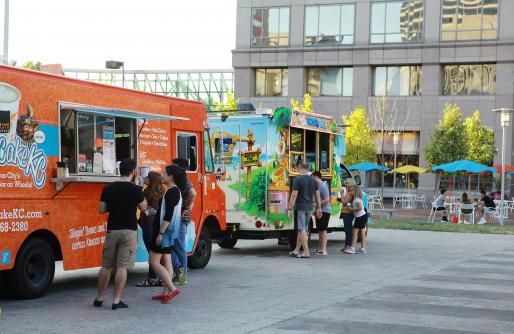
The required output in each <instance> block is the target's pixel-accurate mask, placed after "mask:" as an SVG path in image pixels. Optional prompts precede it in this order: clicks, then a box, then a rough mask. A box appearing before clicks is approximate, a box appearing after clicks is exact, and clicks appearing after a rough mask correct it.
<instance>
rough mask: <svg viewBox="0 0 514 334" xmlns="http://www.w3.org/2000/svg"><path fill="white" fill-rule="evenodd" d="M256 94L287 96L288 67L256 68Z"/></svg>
mask: <svg viewBox="0 0 514 334" xmlns="http://www.w3.org/2000/svg"><path fill="white" fill-rule="evenodd" d="M255 96H287V68H257V69H255Z"/></svg>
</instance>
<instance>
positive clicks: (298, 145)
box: [291, 128, 304, 152]
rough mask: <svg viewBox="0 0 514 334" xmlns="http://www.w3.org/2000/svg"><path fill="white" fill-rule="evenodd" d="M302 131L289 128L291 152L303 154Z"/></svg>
mask: <svg viewBox="0 0 514 334" xmlns="http://www.w3.org/2000/svg"><path fill="white" fill-rule="evenodd" d="M303 133H304V131H303V129H295V128H291V151H293V152H303Z"/></svg>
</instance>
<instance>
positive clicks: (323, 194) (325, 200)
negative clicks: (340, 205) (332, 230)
mask: <svg viewBox="0 0 514 334" xmlns="http://www.w3.org/2000/svg"><path fill="white" fill-rule="evenodd" d="M311 176H312V177H313V178H314V180H315V181H316V183H317V184H318V189H319V195H320V200H321V203H320V204H321V218H319V219H317V220H316V228H317V229H318V234H319V237H318V247H319V249H317V250H316V254H319V255H327V254H328V252H327V239H328V238H327V235H328V233H327V229H328V222H329V221H330V214H331V213H332V206H331V205H330V191H329V189H328V185H327V183H326V182H325V181H323V179H322V178H321V172H319V171H315V172H314V173H312V174H311Z"/></svg>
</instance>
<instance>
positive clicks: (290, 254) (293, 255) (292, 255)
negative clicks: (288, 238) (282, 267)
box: [289, 252, 301, 257]
mask: <svg viewBox="0 0 514 334" xmlns="http://www.w3.org/2000/svg"><path fill="white" fill-rule="evenodd" d="M298 255H300V256H301V254H300V253H295V252H289V256H290V257H298Z"/></svg>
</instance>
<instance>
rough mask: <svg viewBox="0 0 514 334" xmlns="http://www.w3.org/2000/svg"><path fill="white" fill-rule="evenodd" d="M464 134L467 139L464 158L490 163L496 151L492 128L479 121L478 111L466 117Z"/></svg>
mask: <svg viewBox="0 0 514 334" xmlns="http://www.w3.org/2000/svg"><path fill="white" fill-rule="evenodd" d="M465 124H466V136H467V139H468V145H469V146H468V154H467V155H466V159H468V160H471V161H475V162H478V163H481V164H484V165H488V166H490V165H492V164H493V160H494V156H495V155H496V153H497V152H498V150H497V149H496V141H495V140H494V133H493V130H492V129H490V128H488V127H487V126H485V125H482V124H481V122H480V111H478V110H477V111H475V113H474V114H473V116H471V117H468V118H466V122H465Z"/></svg>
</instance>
